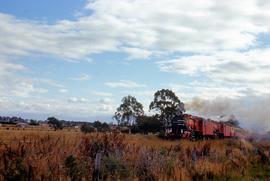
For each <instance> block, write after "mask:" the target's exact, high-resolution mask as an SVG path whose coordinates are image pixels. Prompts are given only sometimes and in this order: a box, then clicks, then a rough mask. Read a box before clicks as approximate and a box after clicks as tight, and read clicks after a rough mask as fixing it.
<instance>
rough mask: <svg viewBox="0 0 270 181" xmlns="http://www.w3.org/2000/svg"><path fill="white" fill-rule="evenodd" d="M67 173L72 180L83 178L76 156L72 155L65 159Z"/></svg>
mask: <svg viewBox="0 0 270 181" xmlns="http://www.w3.org/2000/svg"><path fill="white" fill-rule="evenodd" d="M65 167H66V174H67V176H69V177H70V178H71V180H72V181H76V180H81V179H82V176H81V173H80V169H79V167H78V164H77V162H76V158H75V157H74V156H73V155H70V156H68V157H67V158H66V160H65Z"/></svg>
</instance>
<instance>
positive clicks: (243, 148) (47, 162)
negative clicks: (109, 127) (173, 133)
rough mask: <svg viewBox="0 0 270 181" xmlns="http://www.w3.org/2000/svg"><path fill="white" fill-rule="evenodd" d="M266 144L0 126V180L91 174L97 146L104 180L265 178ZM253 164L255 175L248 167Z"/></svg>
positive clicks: (72, 177)
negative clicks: (192, 140)
mask: <svg viewBox="0 0 270 181" xmlns="http://www.w3.org/2000/svg"><path fill="white" fill-rule="evenodd" d="M269 148H270V145H269V144H268V143H261V144H251V143H249V142H246V141H243V140H209V141H200V142H190V141H187V140H174V141H169V140H162V139H159V138H158V137H156V136H154V135H140V134H138V135H127V134H109V133H107V134H104V133H93V134H87V135H84V134H82V133H80V132H76V131H73V130H72V131H68V130H63V131H36V130H0V180H12V179H13V180H91V179H92V178H93V176H94V160H95V156H96V154H97V153H98V152H101V153H102V162H101V168H100V173H99V176H100V179H101V178H103V179H105V180H256V179H258V180H267V175H266V174H264V172H263V171H264V170H263V169H264V167H265V169H268V167H267V166H265V165H267V164H269V162H268V161H269V156H270V155H269V151H268V150H270V149H269ZM258 165H259V166H260V168H262V172H260V173H261V174H260V175H258V173H257V171H256V172H255V171H254V172H253V170H254V169H257V168H258V167H257V166H258ZM253 173H254V174H253ZM256 174H257V175H256Z"/></svg>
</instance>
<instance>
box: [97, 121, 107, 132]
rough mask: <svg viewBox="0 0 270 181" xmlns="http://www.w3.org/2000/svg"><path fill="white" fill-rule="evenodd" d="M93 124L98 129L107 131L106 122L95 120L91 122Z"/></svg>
mask: <svg viewBox="0 0 270 181" xmlns="http://www.w3.org/2000/svg"><path fill="white" fill-rule="evenodd" d="M93 126H94V127H95V128H96V129H97V130H98V131H107V130H109V125H108V124H107V123H105V122H104V123H101V122H100V121H95V122H94V123H93Z"/></svg>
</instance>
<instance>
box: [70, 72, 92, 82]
mask: <svg viewBox="0 0 270 181" xmlns="http://www.w3.org/2000/svg"><path fill="white" fill-rule="evenodd" d="M69 79H71V80H78V81H84V80H90V79H91V77H90V76H89V75H88V74H80V75H79V76H77V77H70V78H69Z"/></svg>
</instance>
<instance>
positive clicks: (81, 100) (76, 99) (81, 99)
mask: <svg viewBox="0 0 270 181" xmlns="http://www.w3.org/2000/svg"><path fill="white" fill-rule="evenodd" d="M68 102H70V103H87V102H89V100H88V99H86V98H84V97H70V98H68Z"/></svg>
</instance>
